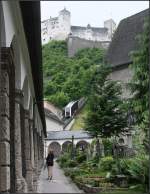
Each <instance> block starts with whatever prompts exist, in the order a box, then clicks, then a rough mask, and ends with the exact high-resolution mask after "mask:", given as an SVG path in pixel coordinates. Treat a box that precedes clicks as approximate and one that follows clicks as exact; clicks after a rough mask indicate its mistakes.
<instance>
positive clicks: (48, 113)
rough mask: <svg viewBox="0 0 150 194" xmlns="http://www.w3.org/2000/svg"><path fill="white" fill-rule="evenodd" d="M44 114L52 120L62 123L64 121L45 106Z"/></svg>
mask: <svg viewBox="0 0 150 194" xmlns="http://www.w3.org/2000/svg"><path fill="white" fill-rule="evenodd" d="M45 116H47V117H49V118H51V119H53V120H54V121H56V122H58V123H60V124H62V125H64V122H63V121H62V120H61V119H59V117H57V116H56V115H55V114H54V113H52V112H51V111H50V110H48V109H46V108H45Z"/></svg>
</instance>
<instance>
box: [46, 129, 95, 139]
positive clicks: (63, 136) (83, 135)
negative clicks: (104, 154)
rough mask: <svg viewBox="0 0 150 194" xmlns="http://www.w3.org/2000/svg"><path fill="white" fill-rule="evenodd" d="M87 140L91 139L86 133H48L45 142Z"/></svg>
mask: <svg viewBox="0 0 150 194" xmlns="http://www.w3.org/2000/svg"><path fill="white" fill-rule="evenodd" d="M72 136H74V139H89V138H92V135H90V134H89V133H88V132H85V131H48V132H47V140H64V139H72Z"/></svg>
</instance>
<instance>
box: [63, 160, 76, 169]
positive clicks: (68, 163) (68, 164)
mask: <svg viewBox="0 0 150 194" xmlns="http://www.w3.org/2000/svg"><path fill="white" fill-rule="evenodd" d="M76 166H77V162H76V161H75V160H68V161H67V163H66V167H70V168H72V167H76Z"/></svg>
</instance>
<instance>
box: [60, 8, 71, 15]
mask: <svg viewBox="0 0 150 194" xmlns="http://www.w3.org/2000/svg"><path fill="white" fill-rule="evenodd" d="M59 13H67V14H70V11H68V10H67V9H66V8H65V7H64V9H62V10H61V11H60V12H59Z"/></svg>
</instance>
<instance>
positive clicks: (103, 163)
mask: <svg viewBox="0 0 150 194" xmlns="http://www.w3.org/2000/svg"><path fill="white" fill-rule="evenodd" d="M114 164H115V161H114V159H113V158H112V157H111V156H107V157H104V158H102V159H101V160H100V163H99V165H100V168H101V169H103V170H106V171H107V170H108V171H110V170H111V169H112V166H113V165H114Z"/></svg>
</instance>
